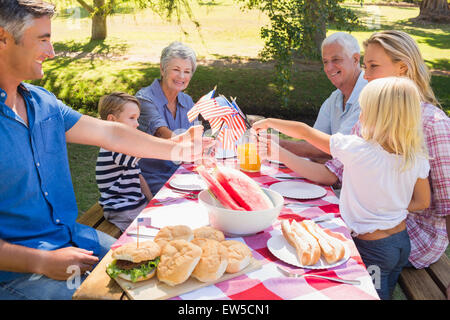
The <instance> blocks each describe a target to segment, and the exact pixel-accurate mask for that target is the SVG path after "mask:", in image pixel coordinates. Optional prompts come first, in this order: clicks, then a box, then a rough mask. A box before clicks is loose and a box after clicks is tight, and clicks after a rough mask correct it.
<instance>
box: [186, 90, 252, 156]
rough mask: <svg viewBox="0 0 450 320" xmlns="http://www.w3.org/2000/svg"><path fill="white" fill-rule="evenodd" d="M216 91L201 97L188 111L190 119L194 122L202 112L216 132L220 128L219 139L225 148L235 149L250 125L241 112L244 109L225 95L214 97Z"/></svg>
mask: <svg viewBox="0 0 450 320" xmlns="http://www.w3.org/2000/svg"><path fill="white" fill-rule="evenodd" d="M214 91H215V90H213V91H211V92H209V93H208V94H206V95H204V96H203V97H201V98H200V99H199V101H198V102H197V103H196V104H195V105H194V106H193V107H192V109H191V110H190V111H189V112H188V114H187V116H188V119H189V121H190V122H192V121H193V120H195V119H196V118H197V117H198V115H199V114H201V115H202V117H203V118H204V119H205V120H207V121H208V122H209V124H210V126H211V129H212V131H213V132H214V133H216V132H218V130H220V132H219V134H218V136H217V139H218V140H219V141H220V142H221V143H222V146H223V149H228V150H234V149H235V148H236V141H237V140H239V138H240V137H241V136H242V135H243V134H244V132H245V131H246V130H247V129H248V125H247V124H246V121H245V119H244V118H242V116H241V114H240V112H241V113H242V111H240V109H239V108H236V107H235V106H233V105H232V104H231V103H230V102H229V101H228V100H227V99H226V98H225V97H223V96H220V97H217V98H212V96H213V95H214ZM222 124H223V126H222Z"/></svg>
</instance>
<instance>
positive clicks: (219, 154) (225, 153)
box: [216, 149, 236, 159]
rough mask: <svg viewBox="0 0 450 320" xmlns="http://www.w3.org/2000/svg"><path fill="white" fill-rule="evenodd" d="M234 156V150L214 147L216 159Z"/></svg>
mask: <svg viewBox="0 0 450 320" xmlns="http://www.w3.org/2000/svg"><path fill="white" fill-rule="evenodd" d="M234 157H236V152H234V151H233V150H226V149H216V159H229V158H234Z"/></svg>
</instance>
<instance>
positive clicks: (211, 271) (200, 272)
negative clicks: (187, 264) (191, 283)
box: [192, 238, 228, 282]
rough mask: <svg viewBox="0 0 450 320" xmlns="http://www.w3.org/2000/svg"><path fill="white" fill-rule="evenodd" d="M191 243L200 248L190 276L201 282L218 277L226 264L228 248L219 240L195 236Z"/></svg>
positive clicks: (223, 271) (222, 272)
mask: <svg viewBox="0 0 450 320" xmlns="http://www.w3.org/2000/svg"><path fill="white" fill-rule="evenodd" d="M192 243H193V244H195V245H197V246H199V247H200V248H201V249H202V255H201V258H200V261H199V262H198V264H197V265H196V266H195V268H194V271H193V272H192V277H194V278H196V279H197V280H199V281H201V282H209V281H214V280H217V279H219V278H220V277H221V276H222V275H223V274H224V273H225V270H226V269H227V266H228V250H227V248H226V247H225V246H224V245H222V244H221V243H220V242H219V241H217V240H213V239H206V238H197V239H194V240H192Z"/></svg>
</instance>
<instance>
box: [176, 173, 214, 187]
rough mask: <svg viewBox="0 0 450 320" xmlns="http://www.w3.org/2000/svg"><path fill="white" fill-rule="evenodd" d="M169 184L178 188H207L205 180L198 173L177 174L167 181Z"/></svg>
mask: <svg viewBox="0 0 450 320" xmlns="http://www.w3.org/2000/svg"><path fill="white" fill-rule="evenodd" d="M169 185H170V186H171V187H173V188H176V189H180V190H189V191H198V190H204V189H206V188H207V186H206V183H205V181H203V180H202V178H200V176H199V175H198V174H190V173H186V174H177V175H176V176H175V177H173V178H172V179H171V180H170V181H169Z"/></svg>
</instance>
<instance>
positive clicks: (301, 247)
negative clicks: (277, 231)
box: [281, 220, 321, 266]
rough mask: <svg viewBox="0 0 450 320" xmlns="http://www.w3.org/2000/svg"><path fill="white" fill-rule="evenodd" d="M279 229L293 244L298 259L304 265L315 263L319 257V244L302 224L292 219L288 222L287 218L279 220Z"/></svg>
mask: <svg viewBox="0 0 450 320" xmlns="http://www.w3.org/2000/svg"><path fill="white" fill-rule="evenodd" d="M281 231H282V232H283V236H284V238H285V239H286V240H287V242H288V243H289V244H290V245H291V246H293V247H294V248H295V250H296V252H297V259H298V261H299V262H300V263H301V264H302V265H304V266H310V265H314V264H316V263H317V262H318V261H319V259H320V254H321V250H320V245H319V243H318V242H317V240H316V238H314V237H313V236H312V235H311V234H310V233H309V232H308V231H307V230H306V228H305V227H304V226H303V225H302V224H299V223H297V221H295V220H293V221H292V223H291V224H289V221H288V220H283V221H282V222H281Z"/></svg>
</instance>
